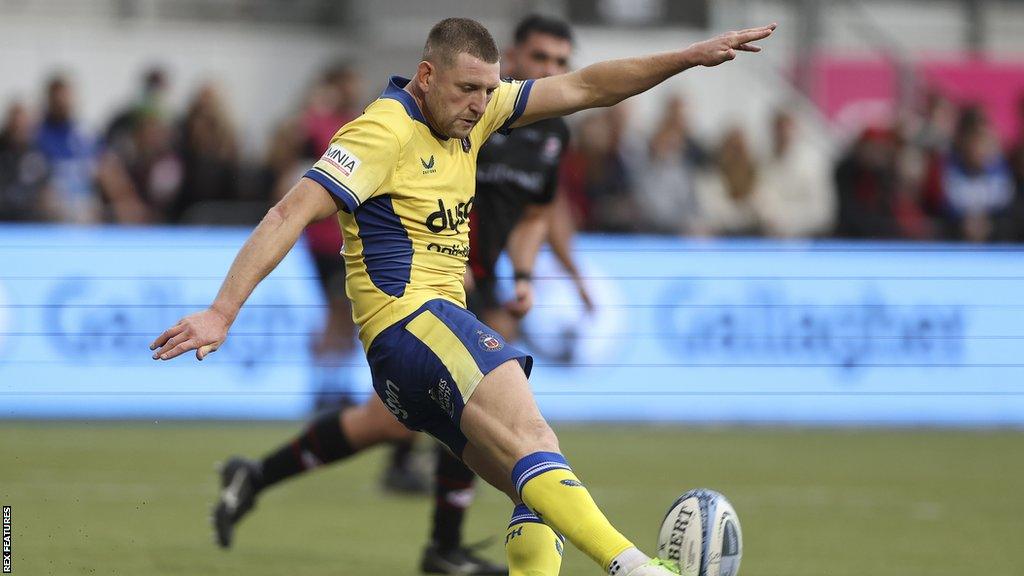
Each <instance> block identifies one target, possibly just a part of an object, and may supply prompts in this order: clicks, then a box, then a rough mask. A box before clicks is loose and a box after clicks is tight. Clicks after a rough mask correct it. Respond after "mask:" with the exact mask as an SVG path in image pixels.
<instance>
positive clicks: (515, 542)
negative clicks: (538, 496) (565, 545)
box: [505, 504, 563, 576]
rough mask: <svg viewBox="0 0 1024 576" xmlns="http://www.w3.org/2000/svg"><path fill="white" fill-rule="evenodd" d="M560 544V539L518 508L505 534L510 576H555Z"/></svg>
mask: <svg viewBox="0 0 1024 576" xmlns="http://www.w3.org/2000/svg"><path fill="white" fill-rule="evenodd" d="M562 542H563V538H562V537H561V536H559V535H558V534H556V533H555V531H554V530H552V529H551V528H550V527H549V526H548V525H547V524H545V523H543V522H541V520H540V518H538V517H537V515H536V514H534V513H533V512H531V511H530V509H529V508H527V507H526V506H525V505H524V504H519V505H518V506H516V509H515V510H514V511H512V521H511V522H509V524H508V532H507V533H506V534H505V557H506V558H507V559H508V574H509V576H557V574H558V571H559V570H560V569H561V568H562Z"/></svg>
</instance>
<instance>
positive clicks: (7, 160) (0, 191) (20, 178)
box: [0, 102, 54, 222]
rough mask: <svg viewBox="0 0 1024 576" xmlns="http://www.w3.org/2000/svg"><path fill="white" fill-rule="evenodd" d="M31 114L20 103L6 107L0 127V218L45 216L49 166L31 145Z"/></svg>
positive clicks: (26, 218) (23, 219)
mask: <svg viewBox="0 0 1024 576" xmlns="http://www.w3.org/2000/svg"><path fill="white" fill-rule="evenodd" d="M33 132H34V127H33V125H32V117H31V115H30V114H29V111H28V109H27V108H26V107H25V105H24V104H22V103H20V102H15V103H13V104H11V106H10V107H9V108H8V109H7V114H6V116H5V118H4V122H3V125H2V126H0V221H8V222H11V221H15V222H16V221H31V220H42V219H44V218H46V217H47V215H48V214H47V212H48V210H52V209H53V208H54V207H53V206H48V202H47V200H48V196H49V191H48V179H49V167H48V166H47V163H46V158H44V157H43V155H42V153H40V152H39V151H38V150H36V149H35V148H34V147H33Z"/></svg>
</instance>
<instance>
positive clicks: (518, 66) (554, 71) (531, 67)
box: [509, 32, 572, 80]
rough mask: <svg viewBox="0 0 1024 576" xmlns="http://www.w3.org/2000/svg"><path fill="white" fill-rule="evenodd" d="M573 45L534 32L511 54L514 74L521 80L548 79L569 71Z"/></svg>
mask: <svg viewBox="0 0 1024 576" xmlns="http://www.w3.org/2000/svg"><path fill="white" fill-rule="evenodd" d="M570 56H572V44H571V43H570V42H569V41H568V40H565V39H564V38H558V37H557V36H552V35H550V34H542V33H540V32H534V33H533V34H530V35H529V36H527V37H526V39H524V40H523V41H522V42H521V43H519V44H517V45H516V46H514V47H513V48H512V50H511V51H510V52H509V60H510V62H509V63H510V64H511V65H512V72H513V74H514V75H515V76H516V78H518V79H520V80H530V79H535V78H547V77H548V76H557V75H559V74H565V73H566V72H568V71H569V57H570Z"/></svg>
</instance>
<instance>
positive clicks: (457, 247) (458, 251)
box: [427, 242, 469, 258]
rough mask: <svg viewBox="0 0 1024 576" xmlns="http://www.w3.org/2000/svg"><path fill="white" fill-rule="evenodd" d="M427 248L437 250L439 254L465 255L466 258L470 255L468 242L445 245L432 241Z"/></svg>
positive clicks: (432, 250)
mask: <svg viewBox="0 0 1024 576" xmlns="http://www.w3.org/2000/svg"><path fill="white" fill-rule="evenodd" d="M427 250H430V251H431V252H437V253H439V254H449V255H452V256H465V257H466V258H468V257H469V245H467V244H451V245H448V246H445V245H443V244H438V243H437V242H431V243H430V244H427Z"/></svg>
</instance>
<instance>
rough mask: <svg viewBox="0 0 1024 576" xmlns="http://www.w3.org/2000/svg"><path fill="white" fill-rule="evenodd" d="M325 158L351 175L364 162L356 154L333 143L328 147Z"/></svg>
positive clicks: (343, 172) (339, 169) (345, 173)
mask: <svg viewBox="0 0 1024 576" xmlns="http://www.w3.org/2000/svg"><path fill="white" fill-rule="evenodd" d="M323 160H324V161H325V162H327V163H328V164H330V165H331V166H334V167H335V168H337V169H338V171H339V172H341V173H342V174H344V175H345V176H351V175H352V173H353V172H355V171H356V168H359V165H360V164H362V161H361V160H359V158H358V157H357V156H356V155H355V154H353V153H351V152H349V151H348V150H346V149H345V147H344V146H340V145H338V144H331V145H330V146H328V147H327V152H324V156H323Z"/></svg>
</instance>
